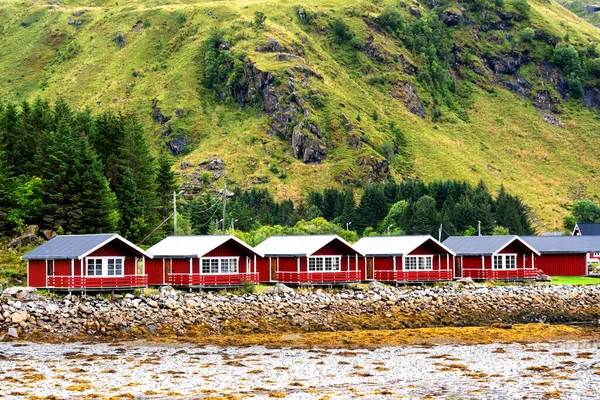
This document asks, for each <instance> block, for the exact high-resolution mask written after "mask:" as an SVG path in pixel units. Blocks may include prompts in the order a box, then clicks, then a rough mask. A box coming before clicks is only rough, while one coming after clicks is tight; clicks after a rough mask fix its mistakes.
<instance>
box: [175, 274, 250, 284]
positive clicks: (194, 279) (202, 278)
mask: <svg viewBox="0 0 600 400" xmlns="http://www.w3.org/2000/svg"><path fill="white" fill-rule="evenodd" d="M168 281H169V284H171V285H173V286H235V285H241V284H242V283H244V282H252V283H258V273H244V274H241V273H240V274H212V275H211V274H189V273H188V274H180V273H177V274H170V275H169V279H168Z"/></svg>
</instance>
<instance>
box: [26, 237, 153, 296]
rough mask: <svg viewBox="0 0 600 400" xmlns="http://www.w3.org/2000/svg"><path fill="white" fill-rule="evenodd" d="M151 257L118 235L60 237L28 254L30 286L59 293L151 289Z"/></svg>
mask: <svg viewBox="0 0 600 400" xmlns="http://www.w3.org/2000/svg"><path fill="white" fill-rule="evenodd" d="M149 258H151V256H150V255H149V254H148V253H146V252H145V251H144V250H142V249H140V248H139V247H138V246H136V245H134V244H133V243H131V242H130V241H128V240H127V239H124V238H123V237H121V236H119V235H117V234H95V235H64V236H57V237H55V238H53V239H52V240H49V241H48V242H46V243H44V244H43V245H41V246H39V247H37V248H35V249H34V250H32V251H30V252H29V253H27V254H25V255H24V256H23V257H22V259H24V260H27V285H28V286H32V287H36V288H47V289H56V290H79V289H82V290H115V289H122V290H125V289H132V288H139V287H146V286H148V279H147V275H146V274H145V272H144V265H145V260H146V259H149Z"/></svg>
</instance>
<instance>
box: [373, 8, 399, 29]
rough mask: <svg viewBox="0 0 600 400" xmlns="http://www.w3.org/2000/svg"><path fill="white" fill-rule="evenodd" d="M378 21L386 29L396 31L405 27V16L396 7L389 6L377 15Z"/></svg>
mask: <svg viewBox="0 0 600 400" xmlns="http://www.w3.org/2000/svg"><path fill="white" fill-rule="evenodd" d="M377 23H378V24H379V26H381V27H382V28H384V29H387V30H389V31H391V32H396V31H398V30H401V29H402V28H403V27H404V18H403V17H402V14H400V11H398V9H397V8H396V7H387V8H386V9H385V10H383V11H382V12H381V14H379V17H377Z"/></svg>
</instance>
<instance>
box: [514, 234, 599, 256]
mask: <svg viewBox="0 0 600 400" xmlns="http://www.w3.org/2000/svg"><path fill="white" fill-rule="evenodd" d="M521 239H523V240H524V241H526V242H527V243H529V244H530V245H531V246H532V247H534V248H535V249H536V250H537V251H539V252H540V253H542V254H566V253H578V254H581V253H591V252H595V251H600V236H521Z"/></svg>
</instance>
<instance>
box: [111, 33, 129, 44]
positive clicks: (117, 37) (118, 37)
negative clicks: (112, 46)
mask: <svg viewBox="0 0 600 400" xmlns="http://www.w3.org/2000/svg"><path fill="white" fill-rule="evenodd" d="M113 42H115V43H116V44H117V45H119V47H120V48H123V47H125V45H126V44H127V42H126V41H125V34H124V33H123V32H118V33H117V34H116V35H115V38H114V39H113Z"/></svg>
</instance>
